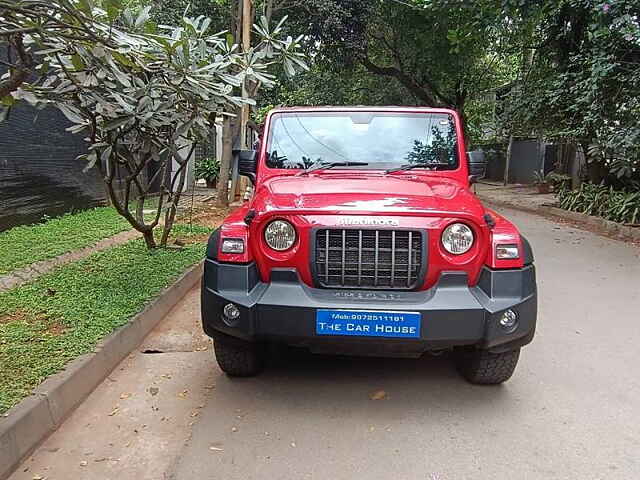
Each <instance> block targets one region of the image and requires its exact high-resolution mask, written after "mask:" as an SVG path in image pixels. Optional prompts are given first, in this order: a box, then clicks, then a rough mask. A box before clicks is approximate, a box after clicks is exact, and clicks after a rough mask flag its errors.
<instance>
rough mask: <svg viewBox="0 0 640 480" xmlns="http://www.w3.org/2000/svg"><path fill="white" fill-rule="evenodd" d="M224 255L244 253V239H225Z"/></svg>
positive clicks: (223, 245) (223, 243) (223, 244)
mask: <svg viewBox="0 0 640 480" xmlns="http://www.w3.org/2000/svg"><path fill="white" fill-rule="evenodd" d="M222 253H244V240H243V239H242V238H225V239H224V240H223V241H222Z"/></svg>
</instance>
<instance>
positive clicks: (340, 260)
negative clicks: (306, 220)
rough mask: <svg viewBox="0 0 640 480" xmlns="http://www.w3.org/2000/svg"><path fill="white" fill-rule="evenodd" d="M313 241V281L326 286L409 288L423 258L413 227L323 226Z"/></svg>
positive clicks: (417, 276)
mask: <svg viewBox="0 0 640 480" xmlns="http://www.w3.org/2000/svg"><path fill="white" fill-rule="evenodd" d="M314 242H315V258H314V260H313V261H314V262H315V269H314V270H315V277H316V282H317V283H318V284H319V285H320V286H322V287H327V288H377V289H394V290H399V289H403V290H407V289H412V288H415V287H416V286H417V284H418V282H419V281H420V274H421V270H422V266H423V264H424V262H425V261H426V259H425V258H423V255H424V253H423V235H422V234H420V233H419V232H416V231H409V230H392V229H389V230H383V229H379V230H378V229H353V228H326V229H319V230H317V231H316V234H315V240H314Z"/></svg>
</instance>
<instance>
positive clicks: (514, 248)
mask: <svg viewBox="0 0 640 480" xmlns="http://www.w3.org/2000/svg"><path fill="white" fill-rule="evenodd" d="M519 257H520V252H519V250H518V245H498V246H497V247H496V258H497V259H498V260H513V259H516V258H519Z"/></svg>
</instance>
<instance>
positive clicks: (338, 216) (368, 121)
mask: <svg viewBox="0 0 640 480" xmlns="http://www.w3.org/2000/svg"><path fill="white" fill-rule="evenodd" d="M473 160H480V163H474V162H473ZM481 160H482V159H481V158H480V159H478V158H477V157H474V156H473V155H468V154H467V152H466V150H465V140H464V134H463V130H462V125H461V122H460V118H459V116H458V115H457V113H456V112H455V111H453V110H448V109H435V108H418V107H357V108H355V107H354V108H352V107H321V108H287V109H276V110H273V111H272V112H270V113H269V115H268V117H267V120H266V124H265V130H264V135H263V139H262V143H261V145H260V148H259V150H258V151H240V152H238V153H237V162H238V170H239V173H240V174H241V175H246V176H248V177H249V178H250V179H251V181H252V182H253V184H254V193H253V195H252V196H251V198H250V199H249V200H248V201H247V202H245V203H244V205H243V206H242V207H241V208H239V209H237V210H235V211H234V212H233V213H232V214H231V215H230V216H229V217H227V218H226V220H225V221H224V222H223V224H222V226H221V227H220V228H218V229H217V230H216V231H215V232H213V234H212V235H211V238H210V240H209V244H208V247H207V258H206V262H205V269H204V278H203V284H202V323H203V326H204V330H205V332H206V333H207V334H208V335H209V336H211V337H213V339H214V346H215V353H216V358H217V361H218V363H219V365H220V368H221V369H222V370H223V371H225V372H226V373H227V374H229V375H237V376H248V375H254V374H256V373H258V372H259V371H260V370H261V368H262V367H263V365H264V361H265V352H266V349H265V345H266V344H267V343H269V342H282V343H286V344H289V345H295V346H302V347H306V348H308V349H310V350H311V351H313V352H321V353H338V354H348V355H381V356H403V357H406V356H409V357H418V356H420V355H422V354H423V353H424V352H441V351H443V350H452V351H453V354H454V357H455V359H456V363H457V365H458V367H459V370H460V372H461V373H462V374H463V375H464V377H465V378H467V380H469V381H470V382H473V383H482V384H496V383H501V382H504V381H505V380H507V379H508V378H509V377H510V376H511V375H512V373H513V371H514V369H515V367H516V363H517V361H518V356H519V353H520V347H522V346H523V345H526V344H527V343H529V342H530V341H531V340H532V338H533V335H534V331H535V325H536V315H537V296H536V280H535V268H534V265H533V255H532V251H531V247H530V246H529V243H528V242H527V240H526V239H525V238H524V237H523V236H522V235H521V234H520V233H519V232H518V230H517V229H516V227H515V226H514V225H513V224H511V223H510V222H509V221H508V220H506V219H504V218H503V217H501V216H500V215H498V214H497V213H495V212H494V211H492V210H489V209H487V208H485V207H484V206H483V205H482V204H481V203H480V201H479V200H478V198H477V197H476V196H475V195H474V194H473V193H472V192H471V190H470V185H471V184H472V183H473V182H474V181H475V180H477V178H478V174H480V173H481V172H482V171H483V167H484V164H483V163H482V162H481Z"/></svg>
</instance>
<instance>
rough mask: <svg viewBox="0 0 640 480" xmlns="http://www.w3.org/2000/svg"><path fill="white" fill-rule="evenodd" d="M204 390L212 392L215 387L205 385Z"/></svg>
mask: <svg viewBox="0 0 640 480" xmlns="http://www.w3.org/2000/svg"><path fill="white" fill-rule="evenodd" d="M204 388H206V389H207V390H213V389H214V388H216V386H215V385H205V386H204Z"/></svg>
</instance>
